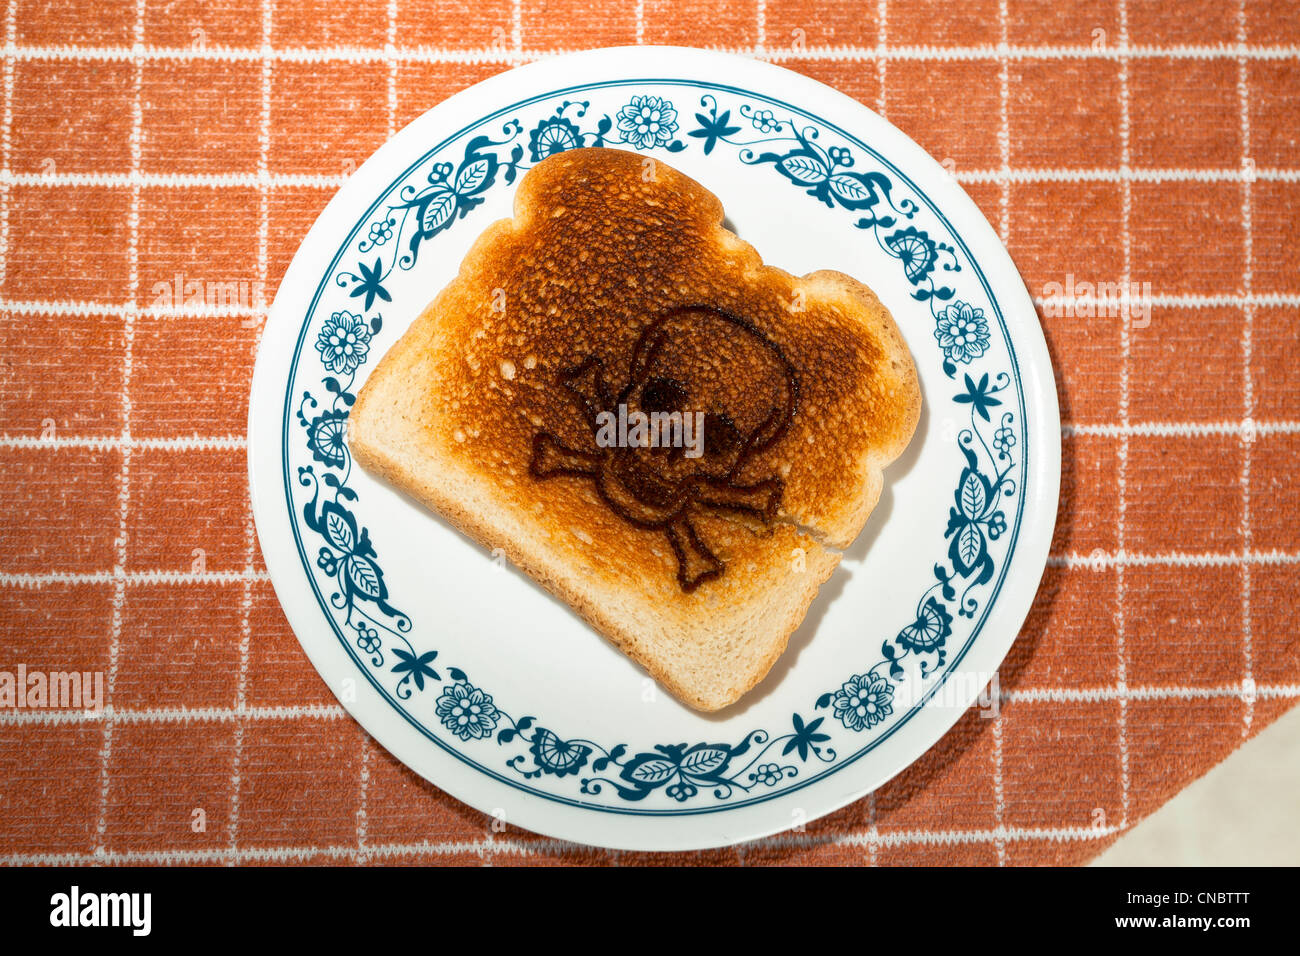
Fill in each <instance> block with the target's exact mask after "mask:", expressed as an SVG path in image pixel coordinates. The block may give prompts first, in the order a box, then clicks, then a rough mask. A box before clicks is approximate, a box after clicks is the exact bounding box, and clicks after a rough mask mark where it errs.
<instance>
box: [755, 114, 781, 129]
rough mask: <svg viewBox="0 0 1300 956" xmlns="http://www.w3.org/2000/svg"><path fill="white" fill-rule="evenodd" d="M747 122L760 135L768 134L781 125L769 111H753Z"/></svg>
mask: <svg viewBox="0 0 1300 956" xmlns="http://www.w3.org/2000/svg"><path fill="white" fill-rule="evenodd" d="M749 121H750V122H751V123H752V124H753V125H754V129H756V130H758V131H759V132H760V133H770V132H772V131H773V130H775V129H776V128H777V127H778V126H780V125H781V124H780V123H778V122H777V119H776V116H775V115H774V114H773V113H772V111H771V110H754V113H753V115H752V116H750V118H749Z"/></svg>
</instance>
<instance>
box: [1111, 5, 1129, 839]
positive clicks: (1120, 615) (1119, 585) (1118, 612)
mask: <svg viewBox="0 0 1300 956" xmlns="http://www.w3.org/2000/svg"><path fill="white" fill-rule="evenodd" d="M1128 49H1129V34H1128V4H1127V2H1126V0H1119V52H1120V58H1119V145H1120V159H1119V168H1120V170H1121V172H1122V173H1127V171H1128V170H1129V169H1130V166H1131V164H1132V162H1133V156H1132V148H1131V136H1132V129H1133V125H1132V115H1131V113H1130V110H1129V88H1128V80H1129V75H1128V67H1129V57H1128ZM1120 209H1121V213H1120V237H1121V246H1122V256H1121V258H1122V263H1123V265H1122V268H1123V273H1124V275H1123V279H1122V280H1121V287H1122V288H1124V289H1129V288H1131V286H1132V273H1133V238H1132V236H1131V235H1130V226H1131V224H1132V217H1133V188H1132V183H1131V181H1130V179H1129V177H1128V175H1123V176H1122V177H1121V182H1120ZM1119 335H1120V360H1119V420H1120V427H1121V428H1122V429H1123V431H1122V432H1121V434H1120V437H1119V449H1118V458H1119V467H1118V469H1117V472H1116V487H1117V490H1118V494H1117V496H1116V498H1117V501H1116V524H1117V530H1116V544H1117V545H1118V548H1119V553H1120V554H1124V553H1125V526H1124V520H1125V518H1126V517H1127V511H1128V451H1129V447H1128V446H1129V437H1130V436H1129V434H1128V425H1129V418H1128V404H1129V366H1130V364H1131V361H1132V347H1131V346H1132V343H1131V342H1130V339H1129V323H1128V322H1126V321H1121V322H1120V324H1119ZM1124 568H1125V565H1124V564H1117V565H1116V566H1115V661H1116V663H1115V669H1116V681H1117V683H1118V685H1119V687H1120V688H1123V687H1125V686H1126V684H1127V682H1128V647H1127V645H1126V644H1125V638H1126V637H1127V635H1126V634H1125V623H1126V616H1127V609H1126V608H1125V607H1124V597H1125V593H1126V592H1125V584H1126V582H1125V580H1124ZM1115 723H1116V746H1117V749H1118V751H1119V754H1118V756H1119V778H1120V826H1121V827H1126V826H1128V809H1129V773H1128V765H1129V761H1128V699H1127V698H1120V701H1119V706H1118V707H1117V708H1116V711H1115Z"/></svg>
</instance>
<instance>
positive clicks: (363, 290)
mask: <svg viewBox="0 0 1300 956" xmlns="http://www.w3.org/2000/svg"><path fill="white" fill-rule="evenodd" d="M357 268H358V269H359V270H360V271H361V275H359V276H354V278H355V279H356V280H357V284H356V287H355V288H354V289H353V290H352V298H354V299H355V298H358V297H360V296H363V295H364V296H365V297H366V304H365V306H364V307H363V308H364V309H365V311H367V312H369V311H370V307H371V306H372V305H374V304H375V298H376V297H378V298H380V299H383V300H384V301H385V302H392V301H393V297H392V296H391V295H389V294H388V290H387V289H385V288H384V261H383V259H382V258H381V259H376V260H375V264H374V265H373V266H369V267H367V266H366V264H365V263H364V262H360V263H357Z"/></svg>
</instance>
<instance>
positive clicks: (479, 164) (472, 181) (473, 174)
mask: <svg viewBox="0 0 1300 956" xmlns="http://www.w3.org/2000/svg"><path fill="white" fill-rule="evenodd" d="M491 169H492V164H491V163H490V162H488V160H486V159H477V160H475V161H474V162H472V163H470V164H469V165H468V166H465V167H464V168H463V169H461V171H460V172H459V173H458V174H457V175H456V192H458V193H472V192H474V191H476V190H477V189H478V188H479V187H480V186H482V185H483V183H484V181H486V179H487V178H488V173H489V171H490V170H491Z"/></svg>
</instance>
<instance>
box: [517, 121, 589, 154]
mask: <svg viewBox="0 0 1300 956" xmlns="http://www.w3.org/2000/svg"><path fill="white" fill-rule="evenodd" d="M581 145H582V133H580V132H579V131H578V127H576V126H574V125H573V124H572V123H570V122H569V121H568V120H567V119H565V118H564V117H563V116H559V115H556V116H551V117H548V118H546V119H544V120H542V121H541V122H540V123H538V124H537V126H536V128H534V129H533V131H532V133H531V134H530V135H529V137H528V153H529V155H530V156H531V157H532V160H533V162H535V163H540V162H541V161H542V160H544V159H545V158H546V157H547V156H554V155H555V154H556V153H562V152H564V151H565V150H567V149H575V148H577V147H578V146H581Z"/></svg>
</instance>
